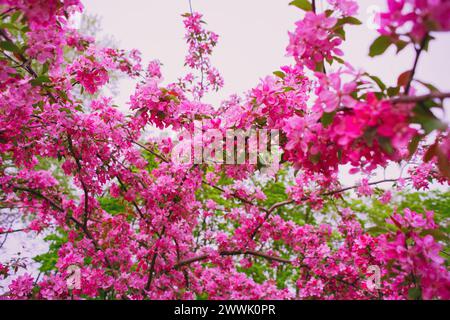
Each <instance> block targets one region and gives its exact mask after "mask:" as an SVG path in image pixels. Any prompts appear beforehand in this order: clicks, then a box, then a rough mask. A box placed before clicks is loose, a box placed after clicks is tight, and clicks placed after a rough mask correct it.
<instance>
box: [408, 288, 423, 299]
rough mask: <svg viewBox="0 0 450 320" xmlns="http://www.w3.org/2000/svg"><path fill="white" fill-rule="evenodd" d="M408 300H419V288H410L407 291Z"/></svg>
mask: <svg viewBox="0 0 450 320" xmlns="http://www.w3.org/2000/svg"><path fill="white" fill-rule="evenodd" d="M408 298H409V299H411V300H419V299H420V298H422V291H421V290H420V288H419V287H414V288H411V289H409V291H408Z"/></svg>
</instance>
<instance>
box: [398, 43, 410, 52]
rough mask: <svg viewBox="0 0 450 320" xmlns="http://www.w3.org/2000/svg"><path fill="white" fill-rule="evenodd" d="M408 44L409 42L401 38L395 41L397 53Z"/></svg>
mask: <svg viewBox="0 0 450 320" xmlns="http://www.w3.org/2000/svg"><path fill="white" fill-rule="evenodd" d="M408 44H409V42H406V41H403V40H398V41H397V42H395V46H396V47H397V53H399V52H400V51H402V50H403V49H405V47H406V46H407V45H408Z"/></svg>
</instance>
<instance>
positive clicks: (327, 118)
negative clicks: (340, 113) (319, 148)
mask: <svg viewBox="0 0 450 320" xmlns="http://www.w3.org/2000/svg"><path fill="white" fill-rule="evenodd" d="M335 114H336V111H335V112H324V113H323V115H322V118H320V122H321V123H322V125H323V126H324V127H325V128H326V127H328V126H329V125H330V124H331V123H332V122H333V119H334V116H335Z"/></svg>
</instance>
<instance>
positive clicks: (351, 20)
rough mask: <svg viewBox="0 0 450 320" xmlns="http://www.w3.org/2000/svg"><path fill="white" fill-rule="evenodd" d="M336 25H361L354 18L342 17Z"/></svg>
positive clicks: (359, 21)
mask: <svg viewBox="0 0 450 320" xmlns="http://www.w3.org/2000/svg"><path fill="white" fill-rule="evenodd" d="M337 24H338V25H343V24H352V25H360V24H362V22H361V20H359V19H357V18H355V17H344V18H342V19H339V21H338V23H337Z"/></svg>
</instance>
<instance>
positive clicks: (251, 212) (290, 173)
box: [0, 0, 450, 299]
mask: <svg viewBox="0 0 450 320" xmlns="http://www.w3.org/2000/svg"><path fill="white" fill-rule="evenodd" d="M387 2H388V10H387V11H386V12H382V13H381V14H380V17H379V18H380V19H379V20H380V28H379V30H378V31H379V33H380V35H379V37H378V38H377V39H375V41H374V42H373V44H372V46H371V48H370V53H369V54H370V56H376V55H381V54H383V52H384V51H385V50H386V49H387V48H388V47H389V46H395V47H396V48H397V51H401V50H403V49H404V48H406V47H413V48H414V49H415V52H416V56H415V60H414V61H412V67H411V69H410V70H407V71H405V72H404V73H402V74H401V75H399V77H398V83H397V86H395V87H388V86H386V85H385V84H384V82H383V81H382V80H381V79H379V78H378V77H376V76H373V75H370V74H368V73H367V72H364V71H361V70H359V69H357V68H355V67H354V66H352V65H351V62H350V61H345V60H344V59H345V58H344V57H343V52H342V50H341V49H340V47H341V44H342V43H343V41H351V39H348V40H347V39H346V36H345V30H346V29H347V28H349V27H357V25H359V24H361V22H360V21H359V20H358V19H357V18H356V17H355V16H356V14H357V10H358V6H357V4H356V2H355V1H353V0H328V1H327V6H326V8H325V10H324V11H322V12H319V10H318V8H317V7H316V4H315V1H314V0H313V1H307V0H295V1H292V3H291V5H293V6H295V7H298V8H300V9H301V10H299V11H298V12H299V21H298V22H297V23H296V26H295V29H293V30H292V31H291V32H290V33H289V44H288V46H287V54H288V55H289V56H291V57H292V58H293V59H292V64H291V65H288V66H282V67H280V70H277V71H275V72H274V74H273V75H269V76H267V77H266V78H265V79H263V80H262V81H261V83H260V84H259V85H258V86H256V87H255V88H252V89H250V90H249V91H248V93H247V94H246V95H245V96H242V97H239V96H232V97H230V98H229V99H227V100H225V101H223V103H222V104H221V105H220V106H216V107H214V106H211V105H208V104H206V103H203V102H202V97H203V96H204V95H205V94H206V93H208V92H212V91H217V90H219V89H220V88H221V87H222V86H223V79H222V77H221V75H220V73H219V71H218V70H217V69H215V68H214V67H213V66H212V63H211V60H210V56H211V54H212V52H213V49H214V47H215V46H216V43H217V41H218V35H217V34H215V33H214V32H211V31H208V30H206V28H205V24H204V22H203V20H202V15H201V14H199V13H197V12H190V13H187V14H185V15H183V19H184V20H183V21H184V26H185V29H186V42H187V44H188V54H187V56H186V59H185V65H186V67H187V68H189V69H190V71H189V73H187V74H186V75H184V76H182V77H180V79H179V80H178V81H177V82H173V83H164V82H163V79H162V74H161V71H160V63H159V62H158V61H157V60H154V61H152V62H150V63H149V65H148V66H147V67H146V68H143V66H142V65H141V57H140V53H139V51H137V50H132V51H130V52H128V51H125V50H118V49H111V48H104V47H101V46H98V45H96V44H95V40H94V39H91V38H87V37H84V36H82V35H80V34H79V32H77V30H75V29H74V28H72V27H71V24H70V23H69V21H70V17H71V15H73V14H74V13H75V12H76V11H82V9H83V7H82V4H81V3H80V1H79V0H45V1H44V0H0V8H1V11H0V16H1V19H2V21H1V24H0V80H1V81H0V89H1V90H0V122H1V126H0V152H1V158H0V204H1V210H2V211H1V212H2V213H1V214H6V213H7V212H9V211H16V212H19V213H20V214H21V215H22V216H23V219H24V221H26V222H27V227H26V228H24V229H20V230H19V229H11V228H10V227H8V226H6V225H4V226H1V225H0V235H1V236H4V235H7V234H9V233H15V232H27V233H29V234H31V235H34V234H37V233H46V234H48V233H57V234H60V235H63V237H62V238H61V239H60V241H59V244H58V246H57V247H56V249H55V250H56V252H57V255H56V261H55V262H54V263H53V264H52V265H51V267H50V268H48V269H46V270H45V275H44V276H43V277H39V278H37V277H33V276H31V275H30V274H29V273H25V274H21V275H18V274H16V272H17V271H18V270H17V268H15V267H14V266H13V263H12V262H11V261H4V260H5V259H3V258H2V259H1V260H0V278H3V279H7V278H8V279H10V284H9V286H8V288H7V290H6V292H5V293H4V297H6V298H10V299H27V298H35V299H67V298H73V299H84V298H104V299H180V298H182V299H311V298H312V299H408V298H410V299H419V298H423V299H449V298H450V273H449V270H448V267H447V263H446V260H445V259H444V257H445V246H447V242H446V241H447V239H448V233H447V232H446V231H448V230H446V229H445V227H446V226H445V219H441V218H439V219H437V221H435V218H434V214H433V212H432V211H428V210H426V208H423V209H414V210H413V209H409V208H404V210H397V209H396V208H395V206H394V204H393V202H392V206H388V209H387V210H384V211H383V212H384V216H382V219H381V221H377V223H376V225H375V228H374V226H371V225H370V223H368V222H370V221H369V219H368V218H367V216H366V218H364V217H363V216H361V215H359V214H357V212H356V211H355V208H353V207H352V206H350V205H348V203H349V200H350V198H351V197H355V196H356V197H364V198H365V199H377V200H376V201H379V202H381V203H385V204H386V203H387V204H389V203H390V202H391V201H393V200H392V199H391V198H392V197H393V195H395V193H396V192H397V190H398V189H404V188H411V189H417V190H426V189H427V188H428V187H429V184H430V183H439V184H443V185H447V184H448V181H449V179H450V166H449V159H450V137H449V129H448V124H447V123H445V122H444V121H443V120H442V119H441V118H439V117H437V116H436V114H437V113H436V112H435V110H439V109H443V101H444V100H445V99H446V98H449V97H450V93H446V92H441V91H439V89H437V88H435V87H434V86H432V85H430V84H427V83H424V82H422V81H420V79H417V78H416V76H415V70H416V68H417V65H418V61H419V57H420V55H421V54H422V52H424V51H427V50H428V48H429V46H430V45H432V40H433V39H434V38H433V35H434V34H435V33H436V32H444V31H450V2H449V1H446V0H437V1H436V0H434V1H426V0H421V1H419V0H388V1H387ZM293 9H295V8H293ZM295 10H297V9H295ZM68 49H70V50H73V51H75V52H76V54H74V55H71V58H68V57H67V55H64V52H65V51H67V50H68ZM112 72H121V73H123V74H124V75H126V76H128V77H130V78H133V79H135V80H136V83H137V84H136V89H135V92H134V93H133V95H132V96H131V97H130V102H129V104H130V107H131V110H133V113H132V114H131V115H128V116H126V115H124V114H123V113H122V112H120V111H119V109H118V108H117V106H115V105H113V103H112V99H111V98H108V97H106V96H104V95H103V94H102V93H101V89H102V87H103V86H104V85H105V84H107V83H108V81H109V77H110V74H111V73H112ZM80 90H81V92H84V94H89V95H96V96H95V99H93V100H92V101H91V102H90V103H89V104H88V105H86V104H84V103H83V101H84V100H80V98H79V95H78V92H79V91H80ZM420 90H422V91H420ZM424 91H426V92H425V93H423V94H417V92H424ZM199 120H201V121H200V122H199ZM198 123H200V124H201V128H197V127H196V125H197V124H198ZM149 126H154V127H157V128H161V129H165V128H170V129H171V130H172V131H174V132H193V131H195V130H200V131H202V132H203V131H207V130H210V129H215V130H219V131H220V132H226V130H229V129H235V130H248V129H249V128H259V129H267V130H278V131H279V133H280V138H279V142H280V145H279V147H280V150H281V153H282V157H281V164H280V170H279V171H278V172H275V173H274V172H272V174H271V175H269V176H268V177H265V178H264V179H263V178H262V175H261V174H260V173H259V171H261V169H263V168H264V166H265V163H264V161H259V160H258V162H257V163H256V164H252V163H243V164H239V165H233V164H223V163H209V162H202V163H195V164H192V163H179V162H176V161H173V160H172V159H173V157H172V156H173V152H174V149H175V146H176V141H175V139H170V138H164V139H157V138H156V137H149V136H148V135H145V134H144V133H145V130H146V128H148V127H149ZM49 159H51V160H52V161H54V162H52V163H55V164H56V166H57V167H58V168H60V169H61V170H62V171H63V173H64V175H65V176H66V178H67V179H70V181H71V187H70V188H64V187H63V186H62V185H61V181H60V180H59V179H58V178H57V177H56V176H55V175H54V172H55V168H54V166H53V167H50V168H49V169H47V170H42V166H40V163H42V161H45V160H49ZM392 164H401V165H402V166H405V165H407V168H408V169H407V170H406V171H407V172H402V175H401V176H400V177H399V178H398V179H384V180H374V179H373V177H374V173H375V171H376V170H379V169H380V168H386V167H387V166H389V165H392ZM342 172H349V173H350V174H355V173H358V174H360V175H362V177H363V178H362V180H361V182H360V183H358V184H357V185H355V186H343V185H342V184H341V183H342V181H339V174H340V173H342ZM387 182H389V183H391V185H392V186H393V187H392V189H390V190H386V191H381V189H378V188H377V185H379V184H382V183H387ZM349 192H350V193H349ZM447 195H448V194H447ZM317 214H321V215H322V216H323V215H325V216H331V215H332V216H334V217H335V218H334V219H329V221H328V222H327V223H319V222H318V219H316V215H317ZM445 217H447V218H448V211H447V216H445V212H444V218H445ZM53 249H54V248H53ZM74 266H75V267H76V268H78V269H77V270H78V272H79V274H80V275H81V278H80V283H79V286H75V287H74V286H71V285H70V283H69V282H68V281H67V279H68V277H69V276H70V275H71V272H72V270H73V268H74ZM374 270H375V271H376V272H375V273H378V275H379V278H378V281H375V283H374V282H370V281H368V279H373V275H374Z"/></svg>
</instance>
